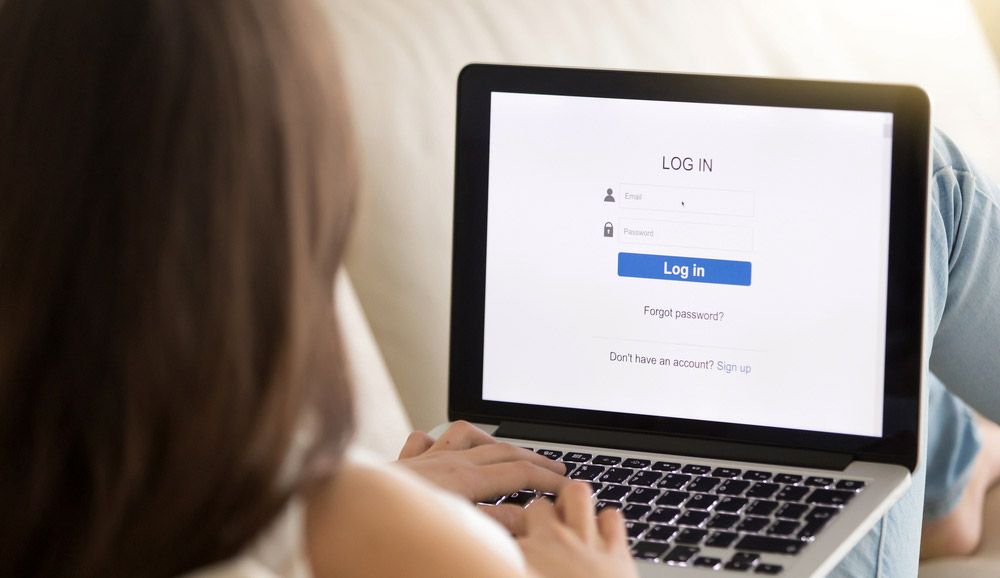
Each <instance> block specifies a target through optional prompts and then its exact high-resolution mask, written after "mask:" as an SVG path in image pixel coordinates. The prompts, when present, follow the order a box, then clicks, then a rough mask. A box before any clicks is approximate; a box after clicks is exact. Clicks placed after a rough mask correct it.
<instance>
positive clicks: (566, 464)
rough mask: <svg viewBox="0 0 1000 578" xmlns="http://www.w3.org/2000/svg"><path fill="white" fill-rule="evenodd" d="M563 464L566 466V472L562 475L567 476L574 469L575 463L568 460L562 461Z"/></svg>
mask: <svg viewBox="0 0 1000 578" xmlns="http://www.w3.org/2000/svg"><path fill="white" fill-rule="evenodd" d="M563 465H564V466H566V473H565V474H563V475H564V476H569V475H570V474H572V473H573V471H574V470H576V464H572V463H570V462H563Z"/></svg>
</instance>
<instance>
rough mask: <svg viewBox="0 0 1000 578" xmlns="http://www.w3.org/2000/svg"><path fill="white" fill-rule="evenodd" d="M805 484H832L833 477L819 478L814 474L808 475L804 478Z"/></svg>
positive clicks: (825, 485)
mask: <svg viewBox="0 0 1000 578" xmlns="http://www.w3.org/2000/svg"><path fill="white" fill-rule="evenodd" d="M805 484H806V485H807V486H814V487H817V488H825V487H827V486H830V485H833V478H819V477H816V476H810V477H808V478H806V481H805Z"/></svg>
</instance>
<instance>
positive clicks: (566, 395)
mask: <svg viewBox="0 0 1000 578" xmlns="http://www.w3.org/2000/svg"><path fill="white" fill-rule="evenodd" d="M891 135H892V115H891V114H888V113H880V112H859V111H842V110H821V109H799V108H777V107H762V106H742V105H722V104H702V103H682V102H664V101H641V100H624V99H611V98H589V97H572V96H553V95H537V94H514V93H493V95H492V98H491V117H490V158H489V200H488V221H487V259H486V303H485V328H484V356H483V397H484V399H487V400H493V401H506V402H516V403H525V404H537V405H545V406H557V407H567V408H580V409H592V410H603V411H613V412H623V413H630V414H643V415H652V416H663V417H676V418H685V419H695V420H709V421H718V422H728V423H738V424H748V425H763V426H772V427H782V428H793V429H802V430H813V431H823V432H835V433H845V434H855V435H865V436H880V435H881V434H882V403H883V379H884V355H885V323H886V302H885V299H886V291H887V275H888V224H889V190H890V188H889V183H890V166H891V146H892V140H891Z"/></svg>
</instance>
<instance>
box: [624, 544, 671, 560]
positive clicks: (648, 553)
mask: <svg viewBox="0 0 1000 578" xmlns="http://www.w3.org/2000/svg"><path fill="white" fill-rule="evenodd" d="M669 548H670V545H669V544H664V543H662V542H646V541H641V542H636V543H635V544H634V545H633V546H632V557H633V558H638V559H640V560H655V559H657V558H659V557H660V556H662V555H663V554H665V553H666V551H667V550H668V549H669Z"/></svg>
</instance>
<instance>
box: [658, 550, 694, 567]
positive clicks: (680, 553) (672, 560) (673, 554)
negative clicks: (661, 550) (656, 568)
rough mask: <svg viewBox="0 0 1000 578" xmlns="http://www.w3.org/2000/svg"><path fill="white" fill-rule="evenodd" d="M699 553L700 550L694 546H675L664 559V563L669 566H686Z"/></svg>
mask: <svg viewBox="0 0 1000 578" xmlns="http://www.w3.org/2000/svg"><path fill="white" fill-rule="evenodd" d="M697 553H698V548H695V547H693V546H675V547H674V549H673V550H671V551H670V553H669V554H667V555H666V556H664V557H663V561H664V562H666V563H668V564H685V563H687V561H688V560H690V559H691V558H692V557H693V556H694V555H695V554H697Z"/></svg>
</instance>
